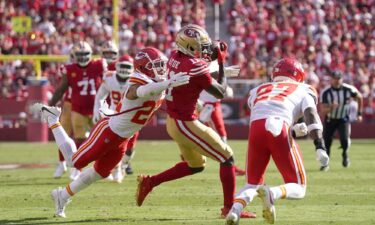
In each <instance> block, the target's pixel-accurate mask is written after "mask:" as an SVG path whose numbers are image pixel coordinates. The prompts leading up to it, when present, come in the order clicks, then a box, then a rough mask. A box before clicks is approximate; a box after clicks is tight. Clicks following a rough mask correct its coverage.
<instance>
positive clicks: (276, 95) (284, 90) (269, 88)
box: [254, 83, 298, 105]
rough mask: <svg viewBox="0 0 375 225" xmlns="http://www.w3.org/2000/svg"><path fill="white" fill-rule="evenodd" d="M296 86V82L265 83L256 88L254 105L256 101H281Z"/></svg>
mask: <svg viewBox="0 0 375 225" xmlns="http://www.w3.org/2000/svg"><path fill="white" fill-rule="evenodd" d="M297 87H298V84H293V83H277V84H266V85H264V86H261V87H260V88H259V89H258V90H257V98H256V99H255V101H254V105H255V104H256V103H257V102H260V101H264V100H273V101H281V102H283V101H284V99H285V98H286V97H287V96H288V95H290V94H292V93H293V92H294V91H295V90H296V89H297Z"/></svg>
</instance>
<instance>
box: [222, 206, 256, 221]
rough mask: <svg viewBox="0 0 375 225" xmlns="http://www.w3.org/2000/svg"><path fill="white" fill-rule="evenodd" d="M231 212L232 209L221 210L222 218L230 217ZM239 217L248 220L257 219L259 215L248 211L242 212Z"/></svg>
mask: <svg viewBox="0 0 375 225" xmlns="http://www.w3.org/2000/svg"><path fill="white" fill-rule="evenodd" d="M230 210H231V209H230V208H227V207H224V208H222V209H221V218H222V219H225V218H226V217H227V216H228V214H229V213H230ZM239 215H240V218H247V219H248V218H256V217H257V215H256V214H255V213H253V212H248V211H242V212H240V213H239Z"/></svg>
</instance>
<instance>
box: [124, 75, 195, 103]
mask: <svg viewBox="0 0 375 225" xmlns="http://www.w3.org/2000/svg"><path fill="white" fill-rule="evenodd" d="M189 80H190V76H189V75H187V73H186V72H180V73H177V74H175V75H174V76H172V77H171V78H169V79H168V80H165V81H160V82H155V83H148V84H145V85H138V84H134V85H132V86H130V88H129V90H128V92H127V93H126V98H128V99H129V100H134V99H137V98H150V97H152V96H155V95H158V94H160V93H162V92H163V91H165V90H167V89H168V88H171V87H178V86H181V85H184V84H187V83H189Z"/></svg>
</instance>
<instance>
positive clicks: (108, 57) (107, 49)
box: [100, 41, 119, 71]
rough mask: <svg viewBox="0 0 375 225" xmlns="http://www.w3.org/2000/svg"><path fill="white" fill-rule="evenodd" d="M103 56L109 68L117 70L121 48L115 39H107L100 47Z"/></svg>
mask: <svg viewBox="0 0 375 225" xmlns="http://www.w3.org/2000/svg"><path fill="white" fill-rule="evenodd" d="M100 53H101V56H102V58H103V59H104V60H105V61H106V62H107V64H108V70H110V71H115V70H116V61H117V59H118V57H119V50H118V47H117V45H116V44H115V43H114V42H113V41H106V42H104V44H103V45H102V47H101V49H100Z"/></svg>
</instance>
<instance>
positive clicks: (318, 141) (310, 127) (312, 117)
mask: <svg viewBox="0 0 375 225" xmlns="http://www.w3.org/2000/svg"><path fill="white" fill-rule="evenodd" d="M304 119H305V122H306V125H307V131H308V132H309V134H310V137H311V138H312V139H313V140H314V145H315V150H316V158H317V160H318V161H319V162H320V164H321V166H328V163H329V157H328V155H327V149H326V147H325V144H324V140H323V126H322V123H321V121H320V118H319V115H318V112H317V110H316V108H315V107H308V108H306V109H305V111H304Z"/></svg>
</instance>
